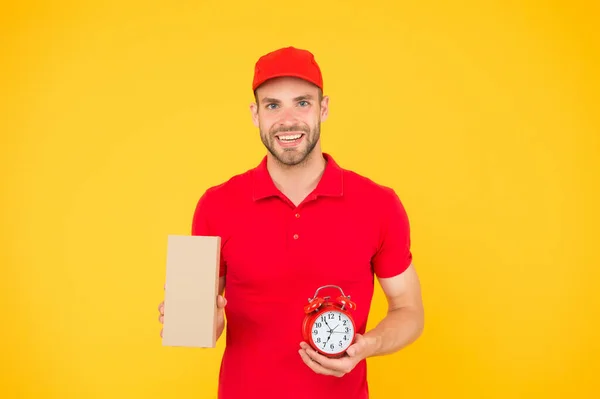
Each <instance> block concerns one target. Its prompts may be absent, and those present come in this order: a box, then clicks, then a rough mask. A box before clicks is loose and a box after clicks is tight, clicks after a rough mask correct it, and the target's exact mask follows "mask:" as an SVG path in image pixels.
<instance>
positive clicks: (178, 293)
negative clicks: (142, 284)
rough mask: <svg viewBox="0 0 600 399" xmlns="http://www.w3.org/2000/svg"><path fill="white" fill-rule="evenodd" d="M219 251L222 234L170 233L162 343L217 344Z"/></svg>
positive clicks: (211, 345)
mask: <svg viewBox="0 0 600 399" xmlns="http://www.w3.org/2000/svg"><path fill="white" fill-rule="evenodd" d="M220 254H221V239H220V237H207V236H181V235H170V236H168V245H167V265H166V281H165V283H166V284H165V299H164V300H165V304H164V319H163V338H162V343H163V346H179V347H197V348H214V347H215V346H216V340H217V336H216V335H217V295H218V289H219V259H220Z"/></svg>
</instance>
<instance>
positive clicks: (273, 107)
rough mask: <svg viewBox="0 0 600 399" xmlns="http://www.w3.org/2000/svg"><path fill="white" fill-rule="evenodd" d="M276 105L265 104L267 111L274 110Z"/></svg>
mask: <svg viewBox="0 0 600 399" xmlns="http://www.w3.org/2000/svg"><path fill="white" fill-rule="evenodd" d="M276 106H277V104H267V109H275V107H276Z"/></svg>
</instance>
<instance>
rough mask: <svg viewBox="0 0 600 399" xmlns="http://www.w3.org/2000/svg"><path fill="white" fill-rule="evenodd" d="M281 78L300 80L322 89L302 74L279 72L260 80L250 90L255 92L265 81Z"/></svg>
mask: <svg viewBox="0 0 600 399" xmlns="http://www.w3.org/2000/svg"><path fill="white" fill-rule="evenodd" d="M283 77H289V78H298V79H302V80H305V81H307V82H309V83H312V84H314V85H315V86H317V87H318V88H320V89H321V90H322V89H323V87H322V86H320V85H319V83H317V82H315V81H314V80H312V79H310V78H308V77H306V76H305V75H302V74H299V73H293V72H280V73H276V74H273V75H269V77H268V78H266V79H262V80H260V81H258V82H257V83H256V84H255V85H254V87H253V88H252V90H256V89H258V87H259V86H260V85H262V84H263V83H265V82H266V81H269V80H271V79H275V78H283Z"/></svg>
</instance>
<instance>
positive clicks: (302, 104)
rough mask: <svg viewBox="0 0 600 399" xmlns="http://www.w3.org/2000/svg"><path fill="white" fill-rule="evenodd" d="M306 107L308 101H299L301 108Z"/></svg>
mask: <svg viewBox="0 0 600 399" xmlns="http://www.w3.org/2000/svg"><path fill="white" fill-rule="evenodd" d="M307 105H308V101H300V106H301V107H306V106H307Z"/></svg>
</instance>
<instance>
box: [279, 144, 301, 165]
mask: <svg viewBox="0 0 600 399" xmlns="http://www.w3.org/2000/svg"><path fill="white" fill-rule="evenodd" d="M307 156H308V154H306V153H305V152H303V151H300V150H298V149H296V148H294V149H285V150H279V151H276V152H275V158H277V160H278V161H279V162H280V163H281V164H283V165H286V166H295V165H299V164H301V163H302V162H304V161H305V160H306V158H307Z"/></svg>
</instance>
